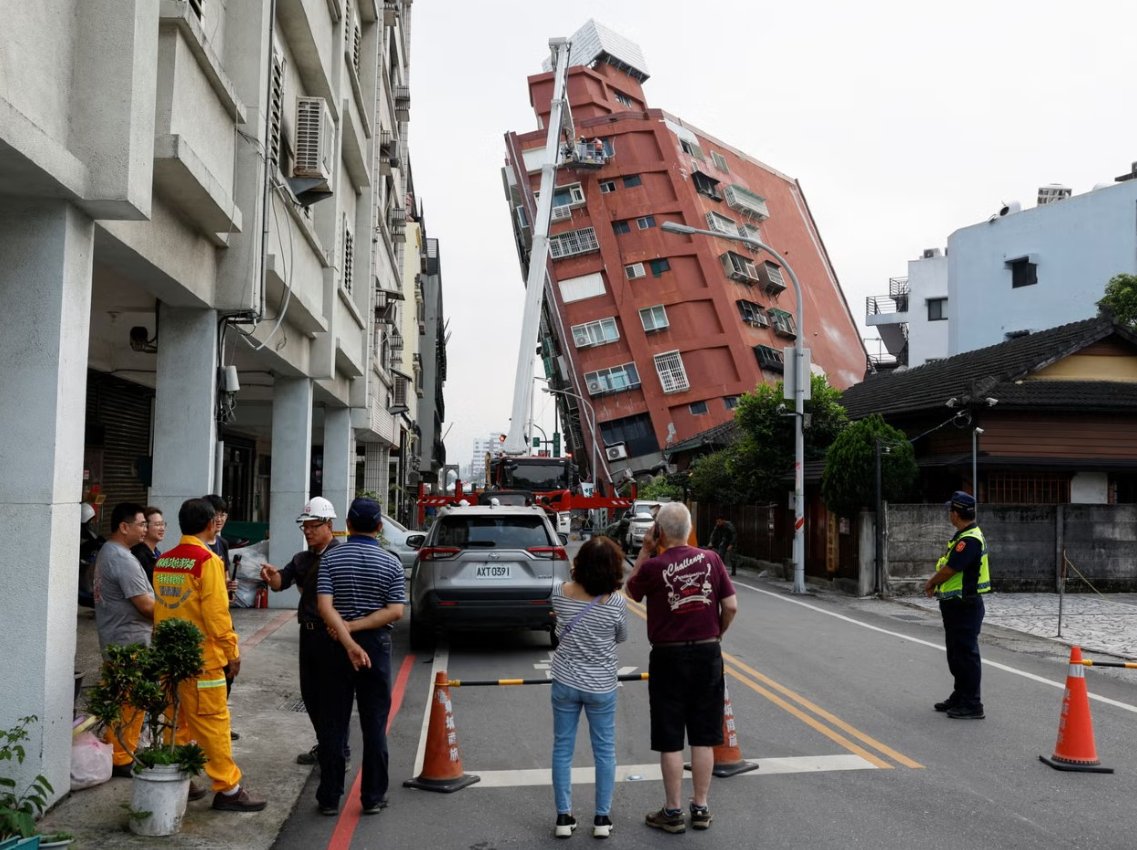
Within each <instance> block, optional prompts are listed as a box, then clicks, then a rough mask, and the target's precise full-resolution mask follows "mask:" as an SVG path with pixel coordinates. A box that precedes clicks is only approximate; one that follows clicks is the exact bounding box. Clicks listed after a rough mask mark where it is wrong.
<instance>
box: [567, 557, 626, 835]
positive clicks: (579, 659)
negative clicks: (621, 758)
mask: <svg viewBox="0 0 1137 850" xmlns="http://www.w3.org/2000/svg"><path fill="white" fill-rule="evenodd" d="M623 583H624V553H623V552H622V551H621V550H620V547H619V546H617V545H616V544H615V542H613V541H612V540H611V539H610V538H607V537H593V538H591V539H590V540H588V541H587V542H586V543H585V544H584V545H583V546H582V547H581V548H580V551H579V552H578V553H577V556H576V560H574V561H573V567H572V581H569V582H565V583H564V584H563V585H561V586H559V587H558V588H556V589H555V590H554V591H553V610H554V611H556V614H557V637H558V638H559V639H560V644H559V645H558V646H557V650H556V652H555V653H553V697H552V699H553V796H554V799H555V801H556V804H557V823H556V828H555V829H554V834H555V835H556V836H557V838H568V837H569V836H571V835H572V833H573V830H574V829H576V819H575V818H574V817H573V816H572V755H573V749H574V747H575V745H576V725H577V721H578V720H579V719H580V710H581V709H582V708H583V709H584V713H585V715H587V717H588V733H589V736H590V737H591V738H592V757H593V760H594V761H595V763H596V816H595V818H594V819H593V826H592V834H593V836H594V837H596V838H607V837H608V835H609V834H610V833H611V831H612V820H611V818H610V817H609V814H610V812H611V808H612V789H613V787H614V786H615V783H616V644H617V643H620V642H622V641H625V640H627V638H628V629H627V624H626V622H625V617H626V615H627V607H626V605H625V603H624V596H623V594H621V593H619V592H618V591H619V590H620V587H621V586H622V585H623Z"/></svg>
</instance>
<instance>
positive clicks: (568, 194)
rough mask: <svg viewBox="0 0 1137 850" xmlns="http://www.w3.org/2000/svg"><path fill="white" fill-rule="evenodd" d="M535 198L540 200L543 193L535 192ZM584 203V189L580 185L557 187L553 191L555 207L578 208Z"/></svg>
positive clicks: (572, 184) (571, 184)
mask: <svg viewBox="0 0 1137 850" xmlns="http://www.w3.org/2000/svg"><path fill="white" fill-rule="evenodd" d="M533 196H534V197H535V198H537V199H540V197H541V193H540V192H534V193H533ZM583 203H584V189H582V188H581V186H580V184H579V183H570V184H569V185H568V186H557V187H556V188H555V189H553V206H554V207H578V206H580V205H581V204H583Z"/></svg>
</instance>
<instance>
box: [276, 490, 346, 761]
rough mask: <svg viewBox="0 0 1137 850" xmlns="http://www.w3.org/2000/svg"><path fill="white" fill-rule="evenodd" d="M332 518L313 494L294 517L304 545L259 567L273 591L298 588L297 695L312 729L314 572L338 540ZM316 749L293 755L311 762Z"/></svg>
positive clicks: (320, 631) (318, 622)
mask: <svg viewBox="0 0 1137 850" xmlns="http://www.w3.org/2000/svg"><path fill="white" fill-rule="evenodd" d="M335 518H336V509H335V508H334V507H333V506H332V503H331V502H329V501H328V500H327V499H324V498H321V497H319V496H316V497H315V498H313V499H312V500H311V501H309V502H308V504H306V505H305V506H304V510H303V512H301V514H300V516H298V517H297V518H296V522H297V524H298V525H299V526H300V530H301V531H302V532H303V533H304V542H305V543H307V544H308V548H307V549H305V550H303V551H302V552H297V553H296V554H295V555H293V556H292V560H291V561H289V562H288V563H287V564H286V565H285V566H284V568H283V569H280V570H278V569H277V568H276V567H274V566H273V565H272V564H265V565H264V566H263V567H261V580H262V581H264V582H265V583H266V584H268V586H269V587H271V588H272V589H273V590H274V591H280V590H284V589H286V588H289V587H292V585H293V584H295V585H296V586H297V587H298V588H300V604H299V605H298V606H297V608H296V619H297V620H298V621H299V622H300V697H301V698H302V699H303V700H304V708H305V710H307V712H308V719H309V720H310V721H311V722H312V731H318V730H319V728H320V724H319V715H318V708H319V704H320V692H319V686H318V685H317V678H316V674H317V671H318V670H319V663H320V657H319V649H318V646H319V645H320V644H322V643H324V642H326V641H327V639H328V636H327V635H326V634H325V632H326V627H325V626H324V621H323V619H321V617H320V612H319V610H317V606H316V575H317V573H318V572H319V569H320V558H321V556H322V555H323V554H324V552H326V551H328V550H329V549H331V548H332V547H334V546H336V545H338V544H339V541H338V540H336V538H335V536H334V535H333V533H332V523H333V521H334V520H335ZM318 749H319V748H318V746H314V747H312V749H310V750H306V751H305V752H302V753H301V754H300V755H298V756H297V757H296V763H297V764H315V763H316V761H317V751H318ZM343 754H344V759H345V760H346V759H348V758H350V757H351V750H350V749H348V743H347V739H346V738H345V739H344V743H343Z"/></svg>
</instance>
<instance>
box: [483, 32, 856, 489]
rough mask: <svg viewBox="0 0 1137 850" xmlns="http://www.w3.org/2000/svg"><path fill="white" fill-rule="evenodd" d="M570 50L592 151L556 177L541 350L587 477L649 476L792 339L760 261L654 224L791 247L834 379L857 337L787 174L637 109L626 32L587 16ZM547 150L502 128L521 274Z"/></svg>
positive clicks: (784, 298) (777, 280)
mask: <svg viewBox="0 0 1137 850" xmlns="http://www.w3.org/2000/svg"><path fill="white" fill-rule="evenodd" d="M573 45H574V47H573V50H574V52H573V54H572V58H571V61H570V65H571V67H570V69H569V77H568V86H567V91H568V100H569V103H570V106H571V110H572V116H573V120H574V122H575V134H576V135H577V136H578V137H580V140H582V141H583V142H585V143H586V145H587V147H589V148H590V149H592V150H595V151H597V155H596V156H595V157H593V156H592V155H591V154H590V155H589V156H588V157H587V160H588V161H583V160H578V161H577V162H576V163H571V162H570V163H569V165H567V166H565V167H562V168H561V169H560V170H559V172H558V175H557V185H556V188H555V192H556V196H555V198H554V201H553V208H552V216H551V218H552V221H551V228H550V238H549V243H550V258H549V261H548V278H547V280H548V284H547V288H546V292H545V314H544V317H543V325H542V338H541V343H540V350H541V356H542V359H543V361H544V365H545V377H546V378H547V379H548V380H549V382H550V386H551V388H552V389H553V390H557V391H559V392H558V393H557V394H556V397H557V399H558V404H559V406H560V407H561V413H562V418H563V421H564V422H565V423H566V427H565V432H566V441H567V442H566V448H567V449H568V450H569V451H572V452H573V454H574V457H575V459H576V461H577V464H578V466H579V467H580V468H581V469H582V470H583V469H585V468H587V467H590V466H591V465H592V463H591V458H592V444H593V441H594V440H598V441H599V443H600V445H599V446H598V448H599V455H598V456H599V458H600V461H601V462H600V463H599V464H597V465H598V466H600V470H599V474H600V478H601V480H604V479H613V480H616V481H619V480H622V479H624V478H626V477H627V476H628V475H641V474H644V473H650V472H651V471H652V470H655V469H659V468H661V465H662V464H663V454H662V453H663V450H664V449H665V448H666V447H667V446H668V445H670V444H673V443H676V442H680V441H683V440H685V439H688V438H690V437H692V436H694V435H695V434H698V433H700V432H703V431H706V430H708V429H710V428H712V427H713V426H715V425H718V424H721V423H723V422H726V421H728V420H730V419H731V418H732V417H733V408H734V405H735V403H736V402H737V399H738V397H739V396H740V395H741V394H742V393H744V392H746V391H748V390H752V389H753V388H754V387H755V386H756V385H757V384H758V383H760V382H770V381H775V380H779V379H781V378H782V375H783V368H784V367H783V362H782V354H783V352H782V349H783V347H784V346H787V345H791V344H792V343H793V340H794V338H795V337H796V335H797V334H798V332H799V329H798V328H797V324H796V320H795V316H794V311H795V308H794V295H793V292H792V291H786V289H787V287H788V286H790V280H789V276H788V274H786V273H785V270H784V269H782V268H781V267H780V266H779V265H778V264H777V263H775V262H773V261H772V260H771V258H770V257H769V256H763V255H762V254H759V253H756V252H754V251H752V250H751V249H749V248H747V247H745V246H744V245H742V244H739V243H737V242H729V241H726V240H718V239H712V238H706V237H687V236H676V235H673V234H669V233H664V232H662V231H661V229H660V226H661V225H662V224H663V223H664V222H668V221H674V222H681V223H684V224H689V225H694V226H697V227H702V228H708V229H711V230H717V231H720V232H722V233H724V234H728V235H744V236H750V237H752V238H758V239H761V240H764V241H766V242H768V243H769V244H770V245H772V246H773V247H775V248H776V249H777V250H779V251H780V252H782V253H783V254H785V255H788V256H790V257H792V258H793V268H794V271H796V273H797V275H798V277H799V279H800V280H801V281H802V285H803V289H804V293H803V297H804V302H805V303H804V314H805V319H804V324H805V328H804V330H803V332H804V334H805V344H806V346H807V347H808V348H810V349H812V353H813V363H814V365H815V366H816V367H818V368H820V369H821V370H823V371H824V372H825V373H826V374H827V375H828V376H829V380H830V382H831V383H832V384H833V385H834V386H838V387H846V386H849V385H850V384H853V383H855V382H856V381H858V380H860V379H861V377H862V376H863V374H864V371H865V360H866V358H865V351H864V347H863V345H862V343H861V340H860V336H859V334H858V332H857V328H856V325H855V324H854V322H853V318H852V315H851V313H850V311H849V308H848V305H847V304H846V302H845V298H844V296H843V294H842V292H841V289H840V286H839V284H838V281H837V276H836V273H835V271H834V269H833V267H832V265H831V264H830V262H829V258H828V256H827V254H826V252H825V248H824V245H823V243H822V241H821V235H820V233H819V232H818V229H817V226H816V223H815V222H814V221H813V218H812V216H811V214H810V211H809V207H808V204H807V203H806V200H805V196H804V193H803V192H802V189H801V186H800V185H799V184H798V182H797V181H796V180H794V179H793V178H790V177H788V176H786V175H785V174H782V173H781V172H779V171H777V170H776V169H774V168H772V167H770V166H768V165H766V164H764V163H762V162H760V161H758V160H756V159H754V158H753V157H751V156H750V155H748V154H746V153H745V152H743V151H741V150H739V149H738V148H736V147H733V146H731V145H728V144H726V143H725V142H722V141H720V140H718V139H716V138H714V137H713V136H711V135H710V134H708V133H706V132H704V131H702V130H700V129H698V128H696V127H693V126H691V125H690V124H688V123H687V122H685V121H684V120H683V119H681V118H679V117H677V116H674V115H671V114H669V113H667V112H664V111H662V110H660V109H655V108H651V107H649V105H648V103H647V100H646V98H645V96H644V91H643V83H644V81H646V79H647V73H646V70H645V69H644V67H643V60H642V57H641V56H640V53H639V50H638V48H635V46H634V45H631V44H630V42H627V40H626V39H622V38H620V37H619V36H616V35H615V34H614V33H611V31H609V30H606V29H605V28H603V27H602V26H601V25H598V24H595V23H594V22H589V24H588V25H586V26H585V28H584V29H582V30H581V32H578V33H577V34H576V35H574V36H573ZM553 83H554V81H553V74H551V73H543V74H537V75H535V76H532V77H530V78H529V94H530V102H531V103H532V105H533V109H534V112H535V114H536V118H537V126H538V127H539V128H544V127H545V126H546V125H547V122H548V119H549V113H550V99H551V97H552V92H553ZM570 141H571V142H572V143H573V144H574V145H575V144H576V143H577V142H578V140H577V139H572V140H570ZM545 143H546V133H545V131H544V129H538V130H534V131H529V132H510V133H507V134H506V137H505V144H506V160H507V164H506V166H505V169H504V174H503V176H504V180H505V184H506V187H507V198H508V202H509V204H510V206H511V211H512V213H513V221H514V230H515V236H516V242H517V249H518V254H519V259H520V262H521V267H522V272H523V274H526V273H527V271H528V265H529V255H530V250H531V246H532V227H531V222H532V221H533V219H534V216H535V214H536V199H535V192H536V191H537V190H538V188H539V177H540V169H541V165H542V163H543V162H544V159H545ZM597 160H599V162H597ZM582 408H584V409H583V410H582ZM593 413H594V415H593ZM593 420H595V423H596V427H595V430H596V431H597V432H598V433H596V434H594V433H592V432H593V428H592V426H591V423H592V421H593ZM585 477H591V476H585Z"/></svg>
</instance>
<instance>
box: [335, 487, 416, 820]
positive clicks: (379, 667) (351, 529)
mask: <svg viewBox="0 0 1137 850" xmlns="http://www.w3.org/2000/svg"><path fill="white" fill-rule="evenodd" d="M382 525H383V520H382V513H381V511H380V508H379V505H378V504H376V503H375V502H374V501H372V500H371V499H356V500H355V501H353V502H352V503H351V508H350V510H348V512H347V531H348V538H347V540H346V541H345V542H344V543H342V544H341V545H339V546H337V547H335V548H334V549H329V550H327V551H326V552H325V553H324V556H323V559H322V560H321V562H320V573H319V577H318V579H317V582H316V593H317V596H318V606H319V611H320V616H321V617H322V618H323V620H324V622H325V623H327V625H328V631H329V632H330V633H331V634H330V635H329V636H328V638H327V640H326V641H324V642H323V643H322V645H321V647H320V648H319V650H318V651H319V653H320V656H321V663H320V665H319V670H320V673H319V677H320V681H319V685H320V688H319V692H320V709H319V712H318V714H319V718H320V719H319V728H317V730H316V740H317V742H318V743H317V747H318V749H317V753H318V755H319V759H320V785H319V787H318V788H317V789H316V802H317V804H318V805H319V808H320V812H321V813H322V814H326V815H334V814H336V813H338V812H339V804H340V798H341V797H342V796H343V787H344V773H345V772H346V763H345V761H344V755H343V742H344V740H346V738H347V731H348V725H349V723H350V722H351V703H352V700H353V699H355V700H356V701H357V703H358V706H359V725H360V729H361V731H362V733H363V766H362V768H361V769H360V770H361V773H360V795H359V797H360V803H361V804H362V806H363V813H364V814H365V815H372V814H378V813H379V811H380V810H382V809H383V808H385V807H386V805H387V784H388V773H387V715H388V714H389V713H390V711H391V628H392V624H393V623H394V622H395V621H396V620H398V619H400V618H401V617H402V616H403V606H404V605H405V604H406V601H407V597H406V589H405V586H404V579H403V566H402V564H401V563H400V562H399V560H398V559H397V558H396V557H395V556H394V555H392V554H390V553H389V552H387V551H385V550H384V549H382V548H380V546H379V541H378V539H377V538H378V535H379V532H380V531H381V529H382ZM332 635H334V637H333V636H332Z"/></svg>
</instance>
